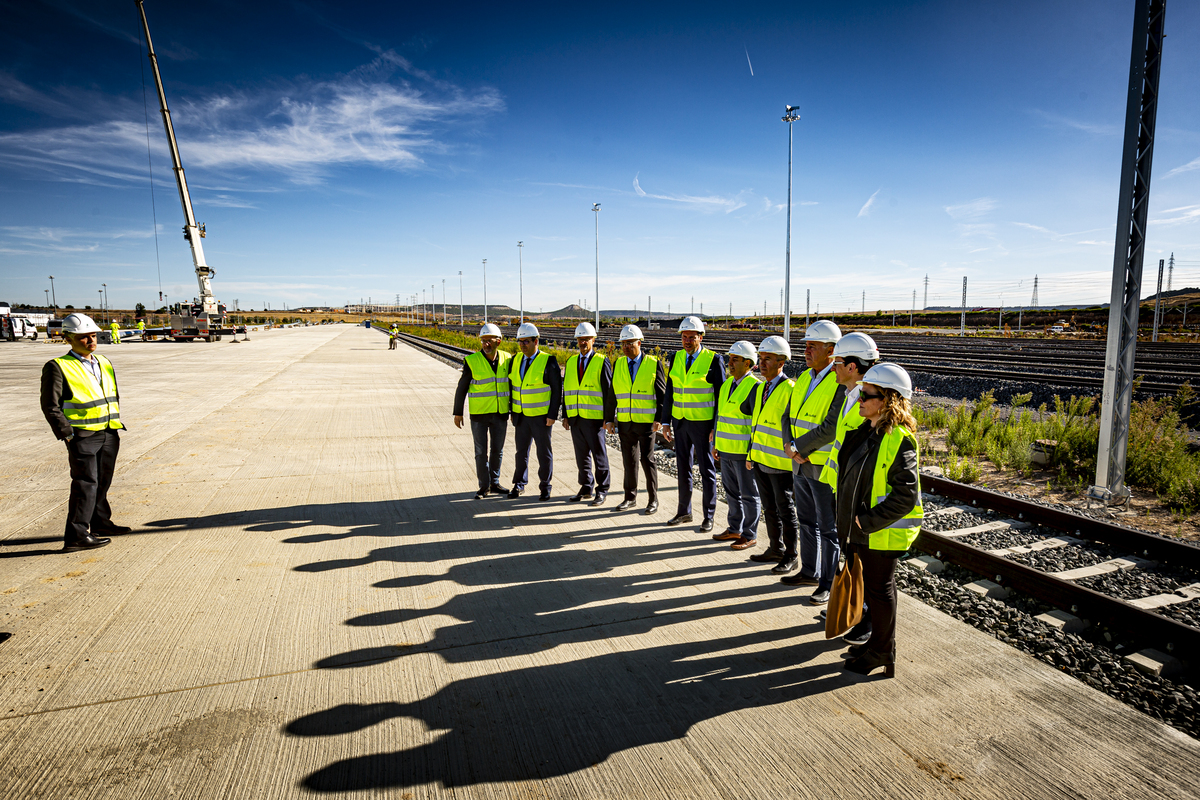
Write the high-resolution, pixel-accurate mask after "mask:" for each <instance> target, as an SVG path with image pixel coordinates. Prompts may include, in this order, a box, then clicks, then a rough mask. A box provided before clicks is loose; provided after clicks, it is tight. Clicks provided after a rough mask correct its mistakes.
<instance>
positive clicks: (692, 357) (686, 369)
mask: <svg viewBox="0 0 1200 800" xmlns="http://www.w3.org/2000/svg"><path fill="white" fill-rule="evenodd" d="M695 360H696V357H695V356H688V357H687V367H686V368H685V370H684V371H685V372H690V371H691V369H692V362H693V361H695Z"/></svg>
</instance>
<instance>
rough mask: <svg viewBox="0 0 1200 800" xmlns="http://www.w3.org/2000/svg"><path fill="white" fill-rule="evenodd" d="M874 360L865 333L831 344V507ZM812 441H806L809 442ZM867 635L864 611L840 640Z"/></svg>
mask: <svg viewBox="0 0 1200 800" xmlns="http://www.w3.org/2000/svg"><path fill="white" fill-rule="evenodd" d="M878 361H879V348H878V347H876V346H875V340H874V339H872V338H871V337H870V336H867V335H866V334H865V333H847V334H846V335H845V336H843V337H842V338H841V339H839V340H838V343H837V344H835V345H834V346H833V373H834V374H835V375H836V376H837V382H838V384H839V385H840V386H842V387H843V388H845V390H846V398H845V399H844V400H843V401H842V407H841V409H840V410H839V411H838V415H837V421H836V424H834V425H833V426H832V428H833V446H832V448H831V449H830V451H829V458H828V459H827V460H826V461H825V466H824V467H822V468H821V482H822V483H825V484H828V485H829V487H830V489H831V490H832V491H833V494H834V507H835V508H836V507H837V482H838V481H837V476H838V453H839V452H841V449H842V443H843V442H845V440H846V434H847V433H849V432H850V431H853V430H857V429H858V428H859V427H861V426H862V425H863V424H864V423H865V422H866V420H864V419H863V416H862V414H861V413H860V412H861V409H860V407H859V403H858V398H859V393H860V392H861V391H862V387H861V386H859V382H860V381H862V379H863V376H864V375H865V374H866V373H867V371H868V370H869V369H870V368H871V367H872V366H874V365H875V363H876V362H878ZM830 427H831V426H830V424H829V421H828V420H827V421H825V422H822V423H821V424H820V426H818V427H817V429H816V430H814V431H812V432H811V433H810V434H808V435H809V436H813V437H814V441H815V440H823V439H824V438H825V437H826V436H827V435H828V432H829V428H830ZM812 443H813V442H809V444H812ZM838 530H839V533H838V543H839V544H840V545H841V546H842V548H843V549H844V548H845V540H844V535H845V532H844V531H842V530H841V529H840V528H839V529H838ZM791 577H793V576H791V575H789V576H787V578H791ZM785 582H786V579H785ZM870 637H871V618H870V616H869V615H867V614H864V615H863V618H862V621H861V622H859V623H858V624H857V625H855V626H854V627H853V628H851V629H850V630H849V631H847V632H846V633H845V635H843V636H842V641H844V642H846V643H847V644H851V645H861V644H864V643H866V641H867V640H868V639H869V638H870Z"/></svg>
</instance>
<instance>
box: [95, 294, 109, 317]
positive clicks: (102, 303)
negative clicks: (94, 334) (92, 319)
mask: <svg viewBox="0 0 1200 800" xmlns="http://www.w3.org/2000/svg"><path fill="white" fill-rule="evenodd" d="M96 291H97V292H98V293H99V294H100V313H101V314H103V313H104V290H103V289H97V290H96ZM105 321H106V322H107V320H105Z"/></svg>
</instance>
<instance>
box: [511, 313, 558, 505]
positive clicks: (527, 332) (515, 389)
mask: <svg viewBox="0 0 1200 800" xmlns="http://www.w3.org/2000/svg"><path fill="white" fill-rule="evenodd" d="M538 341H539V336H538V329H537V326H536V325H534V324H533V323H532V322H526V323H525V324H523V325H521V327H519V328H517V344H518V345H519V346H520V348H521V353H520V355H518V356H515V357H514V358H513V362H514V363H513V364H512V365H511V366H510V367H509V373H508V383H509V386H510V387H511V388H512V421H513V426H514V427H515V428H516V437H515V438H516V446H517V465H516V472H514V473H513V487H512V489H511V490H509V493H508V496H509V498H510V499H516V498H518V497H520V496H521V494H522V493H523V492H524V491H525V484H526V483H528V482H529V448H530V445H532V444H534V443H536V445H537V455H538V488H539V489H540V490H541V491H540V493H539V494H538V500H542V501H545V500H549V499H550V481H551V480H552V479H553V478H554V453H553V451H552V450H551V449H550V433H551V429H552V428H553V427H554V420H556V419H558V404H559V402H560V401H561V400H562V370H561V369H560V368H559V366H558V359H556V358H555V357H554V356H552V355H550V354H549V353H543V352H541V351H540V350H538Z"/></svg>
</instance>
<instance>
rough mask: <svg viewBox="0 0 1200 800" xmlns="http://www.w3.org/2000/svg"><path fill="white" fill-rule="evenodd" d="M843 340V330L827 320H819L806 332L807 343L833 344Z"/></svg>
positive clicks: (805, 339)
mask: <svg viewBox="0 0 1200 800" xmlns="http://www.w3.org/2000/svg"><path fill="white" fill-rule="evenodd" d="M841 338H842V329H841V328H839V327H838V326H837V325H834V324H833V323H832V322H830V321H829V320H827V319H819V320H817V321H816V322H814V323H813V324H812V325H809V326H808V330H806V331H805V332H804V341H806V342H825V343H826V344H833V343H835V342H837V341H838V340H839V339H841Z"/></svg>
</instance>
